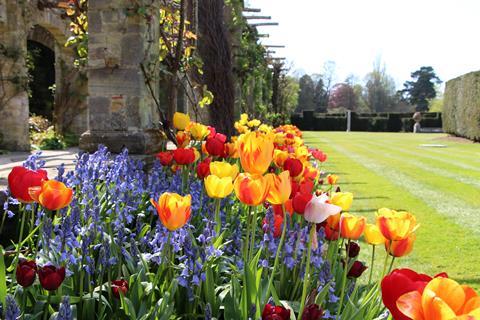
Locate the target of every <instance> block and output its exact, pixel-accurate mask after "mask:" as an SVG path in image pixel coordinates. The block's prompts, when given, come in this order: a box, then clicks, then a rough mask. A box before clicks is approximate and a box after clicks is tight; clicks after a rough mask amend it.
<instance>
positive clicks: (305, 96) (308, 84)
mask: <svg viewBox="0 0 480 320" xmlns="http://www.w3.org/2000/svg"><path fill="white" fill-rule="evenodd" d="M298 84H299V86H300V91H299V93H298V106H297V110H298V111H300V112H301V111H303V110H313V109H315V105H314V103H313V95H314V90H315V85H314V83H313V80H312V78H311V77H310V76H309V75H308V74H306V75H304V76H302V77H301V78H300V80H299V82H298Z"/></svg>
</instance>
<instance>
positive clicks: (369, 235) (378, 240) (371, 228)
mask: <svg viewBox="0 0 480 320" xmlns="http://www.w3.org/2000/svg"><path fill="white" fill-rule="evenodd" d="M363 235H364V237H365V241H367V243H368V244H371V245H374V246H376V245H379V244H382V243H385V241H386V240H387V239H385V237H384V236H383V235H382V233H381V232H380V229H378V227H377V225H375V224H371V223H367V225H366V226H365V232H364V234H363Z"/></svg>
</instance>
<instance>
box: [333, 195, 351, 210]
mask: <svg viewBox="0 0 480 320" xmlns="http://www.w3.org/2000/svg"><path fill="white" fill-rule="evenodd" d="M330 201H331V202H332V203H333V204H335V205H337V206H339V207H341V208H342V211H348V210H350V207H351V206H352V202H353V193H351V192H335V193H334V194H333V195H332V197H331V199H330Z"/></svg>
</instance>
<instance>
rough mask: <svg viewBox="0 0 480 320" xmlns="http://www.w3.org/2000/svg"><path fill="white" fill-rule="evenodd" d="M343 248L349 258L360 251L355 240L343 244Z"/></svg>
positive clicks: (355, 255)
mask: <svg viewBox="0 0 480 320" xmlns="http://www.w3.org/2000/svg"><path fill="white" fill-rule="evenodd" d="M345 250H346V252H347V253H348V256H349V257H350V258H355V257H357V256H358V254H359V253H360V246H359V245H358V244H357V243H356V242H349V243H347V244H345Z"/></svg>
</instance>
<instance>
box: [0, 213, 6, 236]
mask: <svg viewBox="0 0 480 320" xmlns="http://www.w3.org/2000/svg"><path fill="white" fill-rule="evenodd" d="M6 218H7V212H6V211H4V212H3V217H2V224H1V225H0V234H2V232H3V225H4V224H5V219H6Z"/></svg>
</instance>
